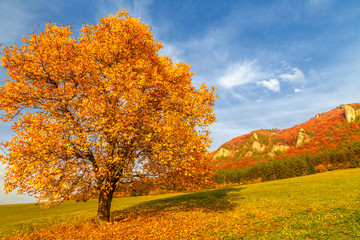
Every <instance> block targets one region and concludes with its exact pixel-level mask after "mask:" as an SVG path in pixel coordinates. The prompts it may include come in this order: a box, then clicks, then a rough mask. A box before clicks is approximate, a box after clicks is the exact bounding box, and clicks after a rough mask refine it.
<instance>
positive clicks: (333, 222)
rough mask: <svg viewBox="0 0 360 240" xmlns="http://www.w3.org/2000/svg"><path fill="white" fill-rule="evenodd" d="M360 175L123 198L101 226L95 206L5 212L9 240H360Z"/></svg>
mask: <svg viewBox="0 0 360 240" xmlns="http://www.w3.org/2000/svg"><path fill="white" fill-rule="evenodd" d="M359 186H360V168H356V169H347V170H337V171H329V172H325V173H319V174H314V175H309V176H302V177H296V178H291V179H283V180H277V181H272V182H264V183H256V184H252V185H242V186H233V187H228V188H222V189H216V190H209V191H202V192H195V193H174V194H164V195H154V196H139V197H127V198H117V199H114V201H113V207H112V210H113V211H112V221H111V222H110V223H104V224H100V225H99V224H96V223H95V222H94V220H93V219H94V217H95V215H96V200H90V201H87V202H73V201H70V202H67V203H65V204H63V205H60V206H58V207H55V208H50V209H42V208H40V207H39V206H35V205H33V204H20V205H3V206H0V238H1V237H3V238H9V239H360V207H359V206H360V187H359Z"/></svg>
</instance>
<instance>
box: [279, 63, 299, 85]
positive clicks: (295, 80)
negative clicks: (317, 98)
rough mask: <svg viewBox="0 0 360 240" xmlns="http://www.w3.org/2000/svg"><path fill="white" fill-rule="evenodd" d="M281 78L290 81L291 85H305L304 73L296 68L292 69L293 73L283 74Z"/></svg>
mask: <svg viewBox="0 0 360 240" xmlns="http://www.w3.org/2000/svg"><path fill="white" fill-rule="evenodd" d="M279 77H280V78H281V79H282V80H284V81H288V82H291V83H304V82H305V76H304V73H303V72H302V71H301V70H300V69H298V68H296V67H294V68H293V69H291V73H283V74H281V75H280V76H279Z"/></svg>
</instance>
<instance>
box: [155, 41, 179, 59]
mask: <svg viewBox="0 0 360 240" xmlns="http://www.w3.org/2000/svg"><path fill="white" fill-rule="evenodd" d="M162 44H163V46H164V47H163V48H162V49H161V50H160V52H159V55H161V56H169V57H171V59H172V60H173V62H174V63H177V62H182V59H181V54H182V52H183V51H182V50H181V49H180V48H178V47H177V46H175V45H174V44H170V43H165V42H162Z"/></svg>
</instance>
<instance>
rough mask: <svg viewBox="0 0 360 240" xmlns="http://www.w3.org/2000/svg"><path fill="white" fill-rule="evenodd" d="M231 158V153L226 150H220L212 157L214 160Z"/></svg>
mask: <svg viewBox="0 0 360 240" xmlns="http://www.w3.org/2000/svg"><path fill="white" fill-rule="evenodd" d="M229 156H231V151H229V150H227V149H226V148H220V149H219V151H217V152H216V153H215V155H214V158H220V157H229Z"/></svg>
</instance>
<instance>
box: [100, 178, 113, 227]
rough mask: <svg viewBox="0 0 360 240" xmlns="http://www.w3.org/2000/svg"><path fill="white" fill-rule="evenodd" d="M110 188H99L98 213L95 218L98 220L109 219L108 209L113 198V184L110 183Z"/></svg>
mask: <svg viewBox="0 0 360 240" xmlns="http://www.w3.org/2000/svg"><path fill="white" fill-rule="evenodd" d="M111 185H112V188H111V189H101V190H100V193H99V202H98V213H97V219H98V220H99V221H106V222H109V221H110V209H111V202H112V199H113V195H114V191H115V184H111Z"/></svg>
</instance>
